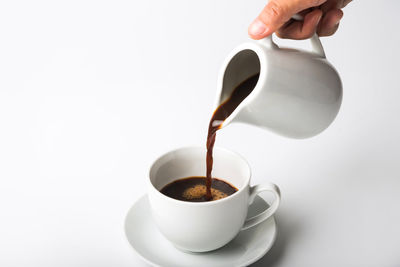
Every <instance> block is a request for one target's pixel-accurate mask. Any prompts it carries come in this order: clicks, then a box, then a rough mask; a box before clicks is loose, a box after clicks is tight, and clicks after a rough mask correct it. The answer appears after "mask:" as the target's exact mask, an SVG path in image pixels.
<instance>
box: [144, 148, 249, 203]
mask: <svg viewBox="0 0 400 267" xmlns="http://www.w3.org/2000/svg"><path fill="white" fill-rule="evenodd" d="M199 148H200V149H205V147H202V146H184V147H179V148H175V149H172V150H169V151H168V152H166V153H164V154H162V155H160V156H159V157H157V158H156V159H155V160H154V161H153V163H152V164H151V165H150V168H149V173H148V177H147V182H148V183H149V186H150V188H151V190H153V191H154V192H155V194H156V195H158V196H160V197H163V198H165V199H167V201H171V202H173V203H176V204H180V205H188V206H197V207H199V206H211V205H216V204H219V203H224V202H226V201H229V200H231V199H233V198H236V197H237V196H238V195H239V194H240V193H242V192H243V190H244V189H245V188H247V187H248V186H249V184H250V179H251V174H252V173H251V168H250V164H249V163H248V161H247V160H246V159H245V158H244V157H243V156H242V155H240V154H239V153H237V152H235V151H232V150H230V149H227V148H224V147H220V146H215V147H214V151H215V150H222V151H224V152H227V153H230V154H232V155H233V156H236V157H238V158H239V159H240V160H241V161H243V162H244V163H245V165H246V167H247V169H248V175H247V177H246V178H245V182H244V184H243V186H241V187H240V188H238V190H237V191H236V192H235V193H233V194H232V195H229V196H227V197H225V198H222V199H218V200H213V201H205V202H190V201H184V200H178V199H174V198H172V197H169V196H166V195H164V194H163V193H161V192H160V191H159V190H158V189H157V188H156V187H155V186H154V185H153V183H152V182H151V178H150V174H151V170H152V169H153V168H154V165H155V164H156V163H157V162H158V161H159V160H161V159H162V158H164V157H166V156H168V155H169V154H172V153H175V152H177V151H180V150H189V149H199ZM222 180H224V179H222ZM226 182H228V183H229V181H226Z"/></svg>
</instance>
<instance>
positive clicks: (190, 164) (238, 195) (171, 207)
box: [148, 147, 280, 252]
mask: <svg viewBox="0 0 400 267" xmlns="http://www.w3.org/2000/svg"><path fill="white" fill-rule="evenodd" d="M213 155H214V165H213V177H217V178H221V179H222V180H224V181H226V182H228V183H229V184H231V185H234V186H235V187H236V188H237V189H238V191H237V192H235V193H234V194H232V195H230V196H228V197H226V198H223V199H220V200H215V201H209V202H187V201H181V200H176V199H173V198H170V197H168V196H166V195H164V194H162V193H161V192H160V191H159V190H161V189H162V188H163V187H164V186H165V185H167V184H169V183H171V182H172V181H175V180H177V179H180V178H186V177H190V176H204V175H205V173H206V149H205V148H204V147H184V148H180V149H177V150H173V151H171V152H168V153H166V154H164V155H162V156H161V157H159V158H158V159H157V160H156V161H155V162H154V163H153V165H152V166H151V168H150V174H149V189H148V192H149V194H148V195H149V200H150V205H151V210H152V215H153V218H154V221H155V223H156V225H157V227H158V229H159V230H160V232H161V233H162V234H163V235H164V236H165V237H166V239H168V240H169V241H170V242H171V243H172V244H173V245H175V247H177V248H179V249H181V250H184V251H191V252H205V251H211V250H215V249H217V248H220V247H222V246H224V245H225V244H227V243H228V242H229V241H231V240H232V239H233V238H234V237H235V236H236V235H237V234H238V233H239V232H240V231H241V230H246V229H248V228H250V227H253V226H255V225H257V224H259V223H261V222H263V221H265V220H266V219H268V218H269V217H271V216H272V215H273V214H274V213H275V211H276V210H277V208H278V206H279V202H280V191H279V188H278V187H277V186H276V185H275V184H272V183H268V182H265V183H262V184H259V185H256V186H250V177H251V170H250V167H249V165H248V163H247V162H246V160H245V159H244V158H242V157H241V156H239V155H238V154H236V153H234V152H231V151H229V150H226V149H223V148H219V147H215V148H214V154H213ZM263 191H269V192H271V193H272V194H273V195H274V200H273V202H272V203H271V204H270V207H269V208H268V209H267V210H265V211H263V212H262V213H260V214H258V215H256V216H254V217H252V218H249V219H247V220H246V216H247V210H248V207H249V205H250V204H251V203H252V202H253V200H254V198H255V196H256V195H257V194H259V193H260V192H263Z"/></svg>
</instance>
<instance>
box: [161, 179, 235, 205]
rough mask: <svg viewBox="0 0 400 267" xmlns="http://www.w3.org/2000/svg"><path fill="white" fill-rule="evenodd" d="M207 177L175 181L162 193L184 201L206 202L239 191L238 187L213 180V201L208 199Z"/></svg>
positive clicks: (166, 186) (165, 187)
mask: <svg viewBox="0 0 400 267" xmlns="http://www.w3.org/2000/svg"><path fill="white" fill-rule="evenodd" d="M206 179H207V178H206V177H204V176H190V177H186V178H181V179H178V180H175V181H173V182H171V183H169V184H167V185H165V186H164V187H163V188H162V189H161V190H160V192H161V193H163V194H164V195H166V196H168V197H171V198H174V199H177V200H183V201H189V202H204V201H210V200H218V199H222V198H225V197H228V196H230V195H232V194H234V193H235V192H237V191H238V189H237V188H236V187H234V186H233V185H231V184H229V183H227V182H225V181H224V180H222V179H218V178H212V183H211V186H212V187H211V199H208V198H207V196H206V195H207V185H206Z"/></svg>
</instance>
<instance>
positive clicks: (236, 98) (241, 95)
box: [206, 73, 260, 200]
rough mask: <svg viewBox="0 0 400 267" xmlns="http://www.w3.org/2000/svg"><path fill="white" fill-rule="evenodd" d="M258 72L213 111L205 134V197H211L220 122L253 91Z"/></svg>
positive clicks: (209, 198) (242, 83)
mask: <svg viewBox="0 0 400 267" xmlns="http://www.w3.org/2000/svg"><path fill="white" fill-rule="evenodd" d="M259 75H260V74H259V73H257V74H255V75H253V76H251V77H249V78H248V79H246V80H244V81H243V82H241V83H240V84H239V85H238V86H237V87H236V88H235V89H234V90H233V92H232V94H231V96H230V97H229V98H228V99H227V100H226V101H224V102H223V103H222V104H221V105H219V106H218V108H217V109H216V110H215V111H214V113H213V115H212V117H211V120H210V124H209V126H208V135H207V159H206V162H207V174H206V177H207V179H206V199H208V200H211V199H212V194H211V190H212V185H211V184H212V179H211V178H212V176H211V172H212V168H213V148H214V144H215V137H216V134H217V131H218V130H219V129H221V126H222V123H223V122H224V121H225V119H226V118H228V117H229V115H231V114H232V112H233V111H234V110H235V109H236V108H237V106H239V104H240V103H241V102H242V101H243V100H244V99H245V98H246V97H247V96H248V95H249V94H250V93H251V92H252V91H253V89H254V87H255V86H256V84H257V82H258V77H259Z"/></svg>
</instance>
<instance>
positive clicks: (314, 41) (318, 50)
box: [292, 14, 326, 58]
mask: <svg viewBox="0 0 400 267" xmlns="http://www.w3.org/2000/svg"><path fill="white" fill-rule="evenodd" d="M292 19H294V20H297V21H303V19H304V18H303V16H302V15H300V14H294V15H293V16H292ZM310 41H311V49H312V52H313V53H315V54H317V55H318V56H320V57H322V58H326V56H325V51H324V48H323V47H322V44H321V40H320V39H319V36H318V34H317V33H314V35H313V36H312V37H311V38H310Z"/></svg>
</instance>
